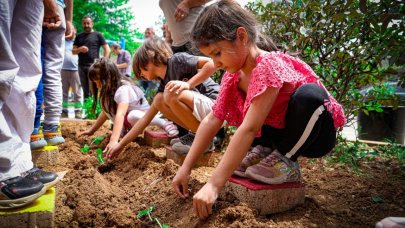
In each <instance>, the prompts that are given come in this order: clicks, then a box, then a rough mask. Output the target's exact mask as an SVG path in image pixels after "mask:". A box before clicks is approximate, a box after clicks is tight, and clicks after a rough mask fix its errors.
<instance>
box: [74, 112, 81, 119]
mask: <svg viewBox="0 0 405 228" xmlns="http://www.w3.org/2000/svg"><path fill="white" fill-rule="evenodd" d="M75 118H76V119H79V120H81V119H82V110H76V111H75Z"/></svg>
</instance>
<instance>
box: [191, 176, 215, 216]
mask: <svg viewBox="0 0 405 228" xmlns="http://www.w3.org/2000/svg"><path fill="white" fill-rule="evenodd" d="M218 194H219V190H218V188H216V187H215V186H214V185H212V184H211V183H207V184H205V185H204V186H203V187H202V188H201V189H200V191H198V192H197V194H195V195H194V197H193V208H194V212H195V214H196V215H197V216H198V217H199V218H200V219H205V218H207V217H208V216H209V215H210V214H212V206H213V205H214V203H215V200H217V198H218Z"/></svg>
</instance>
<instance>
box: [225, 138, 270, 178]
mask: <svg viewBox="0 0 405 228" xmlns="http://www.w3.org/2000/svg"><path fill="white" fill-rule="evenodd" d="M271 151H272V150H271V148H268V147H263V146H261V145H257V146H255V147H253V148H251V150H249V151H248V153H247V154H246V156H245V157H244V158H243V160H242V162H241V163H240V165H239V167H238V168H236V170H235V171H234V172H233V174H235V175H237V176H240V177H246V174H245V171H246V169H247V168H248V167H249V166H252V165H256V164H257V163H259V162H260V161H261V160H262V159H263V158H265V157H267V155H269V154H270V153H271Z"/></svg>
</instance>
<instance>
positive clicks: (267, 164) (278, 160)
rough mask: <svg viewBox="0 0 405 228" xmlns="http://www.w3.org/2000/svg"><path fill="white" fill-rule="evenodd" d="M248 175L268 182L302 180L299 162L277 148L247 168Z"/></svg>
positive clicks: (278, 182)
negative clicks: (282, 153) (287, 156)
mask: <svg viewBox="0 0 405 228" xmlns="http://www.w3.org/2000/svg"><path fill="white" fill-rule="evenodd" d="M245 174H246V176H247V177H249V178H251V179H253V180H257V181H260V182H263V183H266V184H282V183H285V182H300V181H301V172H300V167H299V165H298V162H293V161H291V160H290V159H288V158H286V157H285V156H283V155H281V154H280V153H279V152H278V151H277V150H275V151H273V153H271V154H270V155H269V156H267V157H266V158H264V159H263V160H261V161H260V162H259V163H258V164H256V165H253V166H250V167H248V168H247V169H246V172H245Z"/></svg>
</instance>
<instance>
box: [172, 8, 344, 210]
mask: <svg viewBox="0 0 405 228" xmlns="http://www.w3.org/2000/svg"><path fill="white" fill-rule="evenodd" d="M191 39H192V41H193V42H194V44H195V45H196V46H197V47H198V48H199V49H200V51H201V52H202V53H203V54H205V55H207V56H209V57H211V58H212V59H213V61H214V63H215V66H216V67H218V68H221V69H224V70H226V73H225V75H224V76H223V78H222V81H221V89H220V92H219V95H218V99H217V100H216V102H215V104H214V106H213V110H212V112H211V113H210V114H209V115H208V116H207V117H206V118H205V119H204V120H203V121H202V122H201V125H200V127H199V128H198V131H197V134H196V137H195V140H194V143H193V145H192V147H191V149H190V152H189V153H188V154H187V157H186V159H185V160H184V162H183V165H182V166H181V168H180V169H179V171H178V172H177V174H176V176H175V177H174V179H173V188H174V190H175V191H176V193H177V194H178V195H179V196H180V197H182V198H185V197H188V195H189V192H188V180H189V178H190V173H191V169H192V167H193V166H194V164H195V163H196V162H197V160H198V158H199V157H200V155H201V154H202V153H203V148H205V147H207V145H208V144H209V142H210V140H211V139H212V138H213V137H214V135H215V133H216V132H217V131H218V129H220V127H221V126H222V124H223V122H224V121H225V120H226V121H227V122H228V124H229V125H231V126H236V127H237V130H236V132H235V134H234V135H233V137H232V138H231V140H230V142H229V145H228V147H227V149H226V152H225V154H224V156H223V157H222V159H221V161H220V162H219V164H218V166H217V167H216V169H215V170H214V172H213V173H212V175H211V177H210V178H209V180H208V182H207V183H206V184H205V185H204V186H203V187H202V188H201V189H200V190H199V191H198V192H197V193H196V194H195V195H194V197H193V207H194V211H195V213H196V214H197V216H199V217H200V218H206V217H207V216H208V215H209V214H211V213H212V205H213V204H214V202H215V200H216V199H217V197H218V194H219V192H220V191H221V189H222V188H223V187H224V185H225V183H226V182H227V180H228V179H229V177H230V176H231V175H232V174H234V173H235V174H236V175H239V176H243V177H248V178H251V179H254V180H257V181H260V182H263V183H266V184H280V183H284V182H298V181H300V179H301V173H300V169H299V165H298V162H297V158H298V157H299V156H301V155H302V156H306V157H321V156H323V155H325V154H327V153H328V152H330V151H331V150H332V149H333V147H334V146H335V142H336V131H337V129H339V128H341V127H342V126H343V125H344V123H345V117H344V114H343V109H342V107H341V105H340V104H338V103H337V101H336V100H335V99H334V98H333V97H332V95H331V94H330V93H329V92H328V91H327V90H326V89H325V87H324V86H323V84H322V83H321V81H320V80H319V78H318V76H317V75H316V74H315V73H314V71H313V70H312V69H311V68H310V67H309V66H308V65H307V64H306V63H304V62H303V61H301V60H299V59H297V58H295V57H292V56H290V55H288V54H286V53H283V52H280V51H278V50H277V46H276V45H274V43H272V42H271V40H270V39H264V37H263V36H261V37H260V35H259V34H258V32H257V23H256V20H255V18H254V16H253V15H252V14H251V13H249V12H248V11H246V10H244V9H243V8H242V7H241V6H240V5H239V4H238V3H236V2H235V1H232V0H221V1H218V2H216V3H214V4H212V5H210V6H207V7H206V8H205V9H204V10H203V11H202V12H201V14H200V16H199V17H198V19H197V21H196V22H195V24H194V27H193V30H192V33H191ZM258 136H260V141H261V142H262V144H258V145H256V146H254V147H251V146H252V142H253V141H254V139H255V137H258Z"/></svg>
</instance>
